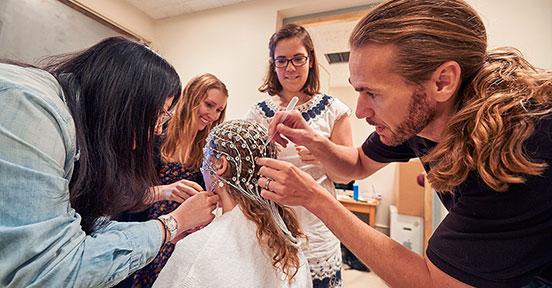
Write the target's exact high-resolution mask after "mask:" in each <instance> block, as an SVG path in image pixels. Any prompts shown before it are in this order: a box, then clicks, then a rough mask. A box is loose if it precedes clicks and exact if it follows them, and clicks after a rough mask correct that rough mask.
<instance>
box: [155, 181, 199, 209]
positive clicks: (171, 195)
mask: <svg viewBox="0 0 552 288" xmlns="http://www.w3.org/2000/svg"><path fill="white" fill-rule="evenodd" d="M200 191H203V188H202V187H201V186H200V185H199V184H197V183H196V182H194V181H190V180H186V179H183V180H180V181H176V182H174V183H172V184H168V185H159V186H154V187H151V188H150V189H149V193H148V194H149V195H148V196H147V197H146V200H145V201H144V204H146V205H150V204H153V203H155V202H159V201H164V200H169V201H176V202H178V203H182V202H184V201H186V199H188V198H190V197H192V196H194V195H196V194H197V193H199V192H200Z"/></svg>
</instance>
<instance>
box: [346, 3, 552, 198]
mask: <svg viewBox="0 0 552 288" xmlns="http://www.w3.org/2000/svg"><path fill="white" fill-rule="evenodd" d="M349 42H350V45H351V47H353V48H360V47H362V46H364V45H366V44H368V43H379V44H394V45H395V46H396V47H397V48H398V51H399V52H398V55H397V58H396V60H395V61H396V62H395V63H394V64H395V65H394V67H396V68H395V69H396V72H397V73H399V74H400V75H402V76H403V78H404V79H405V80H406V81H408V82H410V83H414V84H421V83H423V82H424V81H427V80H429V78H430V76H431V73H432V72H433V71H435V69H436V68H437V67H439V66H440V65H441V64H442V63H444V62H446V61H455V62H457V63H458V64H459V65H460V67H461V71H462V72H461V81H462V82H461V85H460V88H459V91H458V94H457V95H456V98H455V105H456V106H455V108H456V111H457V112H456V114H455V115H454V116H453V117H452V118H451V119H450V121H449V122H448V123H447V128H446V129H445V131H444V132H443V134H442V135H441V139H440V141H439V143H438V144H437V146H436V147H435V148H434V149H432V151H431V152H430V153H429V154H428V155H426V156H424V157H422V160H423V161H424V162H427V163H430V165H431V171H430V172H429V173H428V178H429V180H430V182H431V184H432V185H433V187H434V188H435V189H436V190H437V191H442V192H445V191H446V192H452V191H453V190H454V188H455V187H456V186H458V185H460V184H461V183H462V182H464V181H465V180H466V178H467V177H468V174H469V173H470V172H472V171H474V172H477V173H478V174H479V176H480V177H481V179H482V180H483V181H484V182H485V183H486V184H487V185H488V186H489V187H491V188H492V189H493V190H495V191H499V192H504V191H506V190H507V189H508V187H509V185H511V184H518V183H524V182H525V180H526V178H525V176H526V175H540V174H542V172H543V171H544V169H545V168H546V164H545V163H542V162H540V161H539V160H538V159H530V158H529V156H528V155H526V153H525V151H524V148H523V144H524V142H525V141H526V140H527V139H528V138H529V137H530V136H531V135H532V134H533V132H534V129H535V125H536V124H537V122H538V120H539V118H541V117H544V116H547V115H548V114H549V113H551V112H552V101H551V97H552V74H551V73H550V72H548V71H544V70H540V69H537V68H535V67H533V66H531V64H529V63H528V62H527V61H526V60H525V59H524V58H523V56H522V55H521V53H520V52H519V51H517V50H515V49H513V48H500V49H496V50H493V51H489V52H487V36H486V31H485V27H484V25H483V22H482V21H481V18H480V17H479V15H478V14H477V12H476V11H475V10H474V9H473V8H472V7H470V6H469V5H468V4H467V3H466V2H464V1H462V0H441V1H438V2H437V3H436V2H435V1H432V0H392V1H388V2H385V3H383V4H381V5H379V6H377V7H376V8H374V9H373V10H372V11H371V12H370V13H369V14H368V15H367V16H365V17H364V18H363V19H362V20H361V21H360V22H359V23H358V25H357V26H356V27H355V29H354V31H353V33H352V35H351V38H350V39H349Z"/></svg>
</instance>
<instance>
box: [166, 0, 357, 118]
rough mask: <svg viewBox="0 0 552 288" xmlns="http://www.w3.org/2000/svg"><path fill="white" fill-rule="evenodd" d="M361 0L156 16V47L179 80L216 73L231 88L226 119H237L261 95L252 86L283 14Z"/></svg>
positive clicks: (294, 0)
mask: <svg viewBox="0 0 552 288" xmlns="http://www.w3.org/2000/svg"><path fill="white" fill-rule="evenodd" d="M336 2H339V3H336ZM347 3H349V4H347ZM361 3H366V1H357V0H350V1H341V2H340V1H330V0H323V1H311V0H278V1H267V0H262V1H251V2H245V3H240V4H237V5H233V6H228V7H222V8H218V9H214V10H208V11H203V12H198V13H194V14H191V15H183V16H180V17H173V18H169V19H166V20H161V21H158V22H157V23H156V41H157V42H156V44H155V46H156V47H158V48H159V51H160V53H161V54H162V55H164V56H165V57H167V59H169V61H170V62H171V63H172V64H173V65H175V67H176V70H177V71H178V72H179V74H180V76H181V77H182V79H183V82H187V81H188V80H189V79H190V78H192V77H193V76H196V75H199V74H202V73H206V72H209V73H213V74H214V75H216V76H217V77H219V78H220V79H221V80H222V81H223V82H225V83H226V84H227V86H228V90H229V93H230V98H229V102H228V110H227V114H226V115H227V118H228V119H235V118H242V117H243V116H244V115H245V113H246V112H247V111H248V109H249V108H250V107H251V106H252V105H253V104H254V103H255V102H257V101H258V100H261V99H264V97H266V95H263V94H261V93H260V92H258V91H257V88H258V87H259V86H260V85H261V83H262V81H263V79H264V77H265V73H266V69H267V67H268V40H269V38H270V36H271V35H272V34H273V33H274V32H275V31H276V29H277V27H278V26H279V25H281V20H282V17H291V16H297V15H301V14H298V13H314V12H320V11H324V10H323V9H328V10H333V9H338V8H343V7H347V6H345V5H360V4H361ZM324 83H326V82H324Z"/></svg>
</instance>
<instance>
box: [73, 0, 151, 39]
mask: <svg viewBox="0 0 552 288" xmlns="http://www.w3.org/2000/svg"><path fill="white" fill-rule="evenodd" d="M70 1H71V2H73V3H75V4H77V5H78V6H81V7H85V8H87V10H89V11H91V12H92V13H94V14H96V15H98V16H100V17H101V18H103V19H106V20H107V21H109V22H112V23H114V24H116V25H117V26H120V27H121V28H123V29H124V30H128V31H130V32H131V33H132V34H135V35H136V36H138V37H139V38H141V39H144V40H145V41H147V42H151V43H153V42H155V39H154V38H155V33H154V25H155V23H154V20H153V19H152V18H150V17H149V16H148V15H147V14H146V13H144V12H142V11H141V10H139V9H138V8H136V7H134V6H132V5H130V4H129V3H127V2H126V1H122V0H70Z"/></svg>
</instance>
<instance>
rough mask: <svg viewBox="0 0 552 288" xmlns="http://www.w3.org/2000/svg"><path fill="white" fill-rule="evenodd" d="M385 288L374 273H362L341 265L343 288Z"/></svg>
mask: <svg viewBox="0 0 552 288" xmlns="http://www.w3.org/2000/svg"><path fill="white" fill-rule="evenodd" d="M360 287H362V288H367V287H368V288H385V287H389V286H387V284H385V282H383V280H381V279H380V278H379V277H378V276H377V275H376V274H375V273H374V272H363V271H358V270H354V269H351V268H349V267H348V266H347V265H343V288H360Z"/></svg>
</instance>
